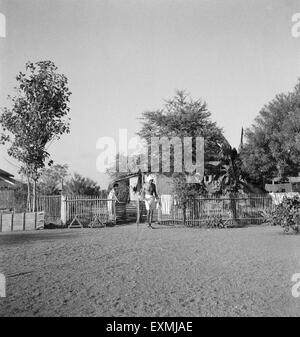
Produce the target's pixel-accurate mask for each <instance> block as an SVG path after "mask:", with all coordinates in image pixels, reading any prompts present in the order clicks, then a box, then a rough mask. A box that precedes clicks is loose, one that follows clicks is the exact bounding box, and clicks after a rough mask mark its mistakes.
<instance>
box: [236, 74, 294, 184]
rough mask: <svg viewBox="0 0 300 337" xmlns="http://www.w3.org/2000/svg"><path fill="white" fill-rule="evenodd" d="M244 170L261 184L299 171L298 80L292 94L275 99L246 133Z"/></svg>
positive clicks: (264, 108) (243, 151)
mask: <svg viewBox="0 0 300 337" xmlns="http://www.w3.org/2000/svg"><path fill="white" fill-rule="evenodd" d="M241 157H242V162H243V170H244V171H245V172H246V173H247V174H248V176H249V178H251V179H252V180H253V181H255V182H258V183H260V184H264V183H265V182H266V181H268V180H271V179H272V178H274V177H280V178H282V179H284V178H285V177H286V176H297V175H298V172H299V168H300V79H299V80H298V83H297V85H296V86H295V88H294V90H293V91H292V92H290V93H287V94H280V95H277V96H276V97H275V98H274V99H273V100H272V101H271V102H270V103H268V104H267V105H265V106H264V107H263V108H262V110H261V111H260V112H259V115H258V116H257V117H256V119H255V121H254V123H253V125H252V126H251V128H249V129H248V130H246V143H245V145H244V146H243V149H242V155H241Z"/></svg>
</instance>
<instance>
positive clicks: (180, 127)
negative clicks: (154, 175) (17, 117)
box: [137, 90, 224, 162]
mask: <svg viewBox="0 0 300 337" xmlns="http://www.w3.org/2000/svg"><path fill="white" fill-rule="evenodd" d="M140 120H141V122H142V128H141V130H140V131H139V132H138V133H137V134H138V135H139V136H140V137H142V138H144V139H145V140H146V141H148V142H149V141H150V138H151V137H168V138H171V137H179V138H180V139H181V140H183V138H184V137H203V138H204V140H205V161H206V162H207V161H210V160H213V159H215V157H216V154H217V153H218V152H219V150H220V146H221V144H222V143H223V142H224V136H223V131H222V129H221V128H219V127H218V126H217V124H216V123H215V122H213V121H212V120H211V113H210V112H209V111H208V108H207V104H206V102H205V101H203V100H202V99H197V100H193V99H192V98H191V97H190V96H189V95H188V94H187V93H185V91H182V90H177V91H176V94H175V96H174V97H173V98H171V99H170V100H167V101H166V102H165V104H164V106H163V108H162V109H159V110H155V111H146V112H144V113H143V115H142V118H140ZM194 159H195V153H193V160H194Z"/></svg>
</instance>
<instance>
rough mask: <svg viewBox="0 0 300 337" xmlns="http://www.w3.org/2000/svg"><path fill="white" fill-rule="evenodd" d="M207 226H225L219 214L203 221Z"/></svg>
mask: <svg viewBox="0 0 300 337" xmlns="http://www.w3.org/2000/svg"><path fill="white" fill-rule="evenodd" d="M205 227H207V228H227V224H226V222H225V221H224V220H223V219H222V216H221V215H215V216H212V217H210V218H209V219H207V220H206V221H205Z"/></svg>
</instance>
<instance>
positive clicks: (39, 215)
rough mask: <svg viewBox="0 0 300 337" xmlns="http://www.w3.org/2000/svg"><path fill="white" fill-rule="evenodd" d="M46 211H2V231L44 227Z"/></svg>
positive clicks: (0, 229)
mask: <svg viewBox="0 0 300 337" xmlns="http://www.w3.org/2000/svg"><path fill="white" fill-rule="evenodd" d="M44 215H45V214H44V212H34V213H33V212H31V213H26V212H24V213H15V212H10V213H9V212H5V213H3V212H0V232H13V231H26V230H34V229H39V228H43V227H44Z"/></svg>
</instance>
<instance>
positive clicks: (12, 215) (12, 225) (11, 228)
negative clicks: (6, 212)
mask: <svg viewBox="0 0 300 337" xmlns="http://www.w3.org/2000/svg"><path fill="white" fill-rule="evenodd" d="M14 214H15V212H14V211H13V212H11V223H10V230H11V231H12V232H13V230H14Z"/></svg>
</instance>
